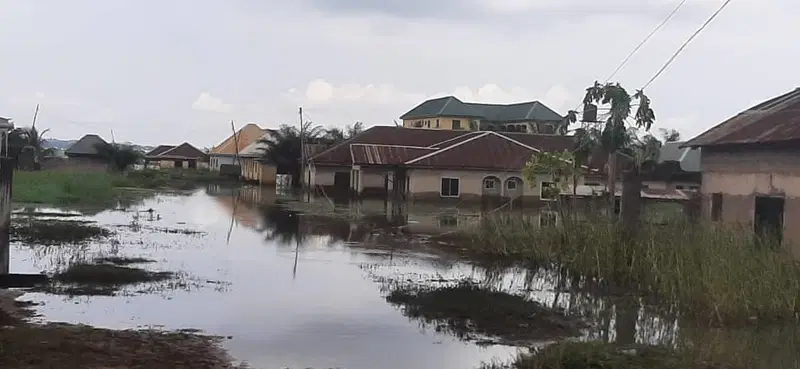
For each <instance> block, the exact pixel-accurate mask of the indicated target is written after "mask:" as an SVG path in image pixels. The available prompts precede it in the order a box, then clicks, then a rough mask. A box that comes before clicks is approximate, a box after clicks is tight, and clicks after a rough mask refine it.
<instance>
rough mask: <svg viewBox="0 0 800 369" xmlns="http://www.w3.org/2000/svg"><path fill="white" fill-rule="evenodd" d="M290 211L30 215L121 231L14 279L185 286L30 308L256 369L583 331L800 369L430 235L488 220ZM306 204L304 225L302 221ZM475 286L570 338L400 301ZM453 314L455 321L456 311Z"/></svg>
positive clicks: (19, 259)
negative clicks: (108, 277) (458, 323)
mask: <svg viewBox="0 0 800 369" xmlns="http://www.w3.org/2000/svg"><path fill="white" fill-rule="evenodd" d="M276 201H279V200H278V197H277V196H276V195H275V194H274V191H269V190H267V191H259V190H255V189H247V190H244V191H240V190H238V189H237V190H225V189H219V188H213V189H209V190H200V191H196V192H192V193H187V194H175V193H173V194H160V195H154V196H153V197H151V198H148V199H145V200H143V201H141V202H140V203H137V204H133V205H131V206H128V207H127V208H126V209H117V210H104V211H100V212H97V211H95V212H92V215H90V216H63V215H59V214H58V213H61V212H63V211H64V210H63V209H50V208H36V209H30V208H29V209H26V210H24V213H21V214H18V215H15V222H18V223H19V222H23V221H29V222H30V221H32V220H35V221H36V222H40V221H46V220H48V219H50V220H52V221H56V222H66V221H74V222H80V221H90V222H92V223H86V224H91V225H93V226H98V227H102V228H104V229H108V230H110V231H111V232H112V233H111V234H110V235H108V236H107V237H101V238H96V239H88V240H86V241H75V242H72V243H70V244H59V245H52V244H48V245H43V244H40V243H36V242H35V241H33V240H30V239H25V238H21V239H18V240H17V241H15V242H14V244H13V247H12V250H11V252H12V264H11V270H12V272H15V273H32V272H41V271H44V272H47V273H50V274H57V273H59V272H64V271H65V270H67V268H68V267H69V266H71V265H76V264H80V263H95V262H98V261H102V262H104V263H105V264H108V265H122V266H124V267H132V268H134V267H135V268H142V269H145V270H147V271H149V272H156V273H158V272H165V273H172V274H170V275H172V276H174V278H169V279H166V280H161V281H154V282H149V283H142V284H127V285H124V286H115V288H114V289H113V291H112V293H101V294H99V295H98V294H93V293H91V291H88V292H87V291H82V290H64V289H60V290H59V289H50V290H47V292H34V293H28V294H26V295H25V296H23V299H26V300H34V301H39V302H43V303H44V304H43V305H41V306H39V307H37V312H38V313H40V314H41V317H39V319H41V320H46V321H59V322H70V323H85V324H90V325H94V326H98V327H104V328H115V329H117V328H118V329H125V328H142V327H154V328H162V329H168V330H189V331H195V330H197V331H201V332H202V333H206V334H211V335H219V336H222V337H226V340H225V341H224V347H225V348H226V349H228V350H229V353H230V354H231V355H232V356H233V357H234V358H236V359H237V360H239V361H245V362H247V363H248V364H249V365H250V366H251V367H253V368H263V369H272V368H317V369H324V368H347V369H374V368H385V369H393V368H397V369H405V368H422V369H425V368H431V369H433V368H437V369H438V368H441V369H450V368H452V369H467V368H475V367H477V366H478V365H480V364H481V363H482V362H488V361H508V360H511V359H512V358H514V357H515V356H516V355H517V354H518V353H519V352H522V351H527V350H526V349H523V348H522V347H526V346H534V347H536V346H543V345H545V344H547V343H550V342H553V341H555V340H556V338H560V337H563V336H565V335H567V334H564V332H570V333H572V332H571V331H572V328H573V322H574V321H578V320H579V321H581V322H583V323H585V324H583V323H582V324H581V325H580V327H581V329H580V330H579V331H578V332H577V333H575V334H577V337H576V338H578V339H594V340H601V341H616V342H621V343H623V344H627V343H634V342H637V343H647V344H661V345H667V346H670V345H673V344H676V343H677V342H678V341H679V340H687V339H688V340H692V341H695V342H703V343H704V344H707V345H718V346H720V347H722V348H723V349H730V350H731V352H737V353H742V352H745V351H746V355H748V356H746V357H743V359H742V360H752V361H753V363H754V364H756V365H755V366H753V367H764V368H767V367H772V368H781V367H787V368H788V367H795V366H794V365H795V364H796V363H800V357H798V355H800V354H798V350H796V349H795V348H796V347H800V340H798V338H800V334H798V329H797V328H796V327H794V326H788V327H787V326H782V327H766V328H760V329H752V328H747V329H740V330H709V329H700V328H694V327H692V326H686V325H685V324H681V323H678V321H677V319H676V317H674V316H673V315H672V314H670V313H669V311H668V309H665V308H663V307H648V306H643V305H642V304H641V303H640V301H638V300H635V299H631V298H624V297H616V298H606V297H599V296H597V295H593V294H588V293H575V292H572V293H571V292H570V290H569V284H568V283H566V284H563V283H560V282H563V280H561V279H559V276H558V275H557V274H554V273H552V272H550V271H547V270H531V269H525V268H520V267H511V268H508V267H504V268H499V267H496V268H487V267H482V266H476V265H473V264H470V263H466V262H463V261H458V260H456V259H455V258H453V257H451V256H447V254H446V253H443V252H442V251H441V250H439V249H437V248H436V247H434V246H432V245H430V244H429V243H426V242H425V239H426V238H425V237H424V236H420V235H419V233H437V232H439V233H441V232H447V231H448V230H452V229H456V228H458V227H468V226H470V224H472V223H473V222H474V221H475V216H474V215H473V214H472V213H471V212H469V211H463V210H457V209H455V208H450V209H442V208H441V207H434V208H426V209H422V210H419V209H418V210H419V212H418V213H416V215H415V214H411V215H409V216H408V218H409V219H408V220H405V219H404V220H403V222H402V223H403V224H404V225H402V226H400V224H393V223H392V222H390V221H388V220H387V218H393V217H387V216H386V214H383V212H385V209H384V208H382V204H381V203H374V204H367V205H364V206H360V207H358V209H349V210H347V211H345V212H342V211H339V212H335V213H334V212H331V211H330V204H329V203H327V201H326V200H323V199H317V202H316V203H314V204H312V205H313V206H312V205H298V204H297V203H291V202H290V203H289V204H285V206H280V207H276V206H275V202H276ZM303 206H306V213H307V214H306V215H301V214H299V213H298V212H296V211H291V210H289V209H294V210H297V209H298V208H302V207H303ZM325 209H328V210H327V211H326V210H325ZM71 213H73V214H76V213H75V212H71ZM128 258H139V259H140V260H138V262H136V261H133V262H129V261H130V260H127V259H128ZM464 281H469V282H470V283H472V285H476V286H481V287H485V288H489V289H491V290H492V291H500V292H507V293H513V294H517V295H522V296H524V297H525V298H527V299H528V300H530V301H533V302H534V303H536V304H537V306H541V308H542V309H544V308H547V309H548V311H549V312H548V313H547V314H546V315H547V316H548V317H549V318H548V319H549V321H552V322H558V323H559V324H561V325H562V326H561V327H560V328H559V329H557V330H556V331H558V332H559V334H557V335H553V337H551V338H542V337H541V335H540V336H537V337H535V340H528V341H526V342H518V341H516V342H510V341H509V340H503V339H497V338H498V337H491V336H490V335H488V336H486V335H484V336H476V335H474V334H468V335H459V334H457V333H454V330H453V329H443V326H442V324H439V323H441V322H439V323H437V322H433V321H431V319H427V318H430V317H431V315H430V314H423V313H420V312H419V309H417V310H416V311H417V313H414V310H412V309H409V306H407V305H404V304H403V302H404V301H407V300H408V299H406V300H403V299H392V298H389V299H388V301H387V296H391V295H392V293H393V291H397V290H398V288H402V289H407V288H409V286H416V287H420V286H421V287H424V288H426V289H427V290H431V289H433V290H436V289H438V288H445V289H446V288H451V287H452V286H455V285H459V283H465V282H464ZM106 292H107V291H106ZM68 293H72V294H77V295H78V296H70V295H68ZM465 303H466V302H465ZM487 306H489V308H486V310H492V309H491V308H490V307H491V304H487ZM442 309H444V310H447V311H453V307H452V306H443V307H442ZM442 309H440V310H439V311H436V312H434V313H437V314H438V313H440V312H441V311H442ZM458 312H459V314H462V315H463V314H468V313H471V312H469V311H464V310H463V309H459V310H458ZM553 312H554V313H553ZM553 314H557V315H553ZM565 317H570V318H571V319H573V320H572V321H570V322H567V321H566V320H565ZM561 322H563V323H561ZM445 323H446V324H447V322H445ZM523 323H524V324H531V323H529V322H523ZM446 324H445V325H446ZM521 324H522V323H521ZM534 324H535V322H534ZM565 326H567V327H569V328H570V329H565V328H564V327H565ZM575 326H576V327H577V326H578V324H577V323H575ZM444 328H447V327H444ZM462 328H463V327H462ZM457 331H458V330H455V332H457ZM489 331H490V332H489V333H491V330H489ZM484 333H486V332H484ZM539 333H541V332H539ZM545 336H546V335H545ZM527 338H532V337H527ZM512 341H513V340H512ZM500 342H502V343H504V344H500ZM777 342H780V343H779V344H778V343H777ZM795 344H798V345H797V346H795ZM742 347H746V348H747V349H743V348H742Z"/></svg>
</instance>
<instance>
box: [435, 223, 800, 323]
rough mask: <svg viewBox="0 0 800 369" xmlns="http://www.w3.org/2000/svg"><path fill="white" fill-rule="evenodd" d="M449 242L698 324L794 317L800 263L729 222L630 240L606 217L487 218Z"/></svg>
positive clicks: (648, 229)
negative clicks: (651, 299)
mask: <svg viewBox="0 0 800 369" xmlns="http://www.w3.org/2000/svg"><path fill="white" fill-rule="evenodd" d="M449 242H450V243H453V244H454V245H457V246H459V247H460V249H461V250H462V251H464V252H467V253H469V254H470V255H471V256H473V257H477V258H483V259H492V260H515V261H522V262H528V263H535V264H538V265H551V266H552V267H554V268H564V269H566V270H567V271H569V272H571V273H572V274H576V275H580V276H583V277H585V278H586V279H589V280H593V281H595V282H597V281H601V282H602V284H605V285H610V286H615V287H623V288H626V289H628V290H630V291H634V292H637V293H638V294H642V295H650V296H655V297H657V298H659V299H661V300H662V301H666V302H668V303H670V304H673V305H675V306H677V307H678V308H679V309H680V310H681V311H682V312H683V313H684V316H686V317H690V318H694V319H697V320H699V321H702V322H709V323H723V324H740V323H743V322H748V321H752V320H753V319H757V320H792V319H796V317H797V314H798V313H800V264H798V263H797V262H796V261H795V260H794V258H793V257H792V255H791V254H790V253H789V251H788V250H786V249H785V248H784V247H781V246H770V245H766V244H763V243H759V242H757V241H756V240H755V238H754V237H753V236H752V230H750V229H747V228H741V227H737V226H732V225H720V224H688V223H685V222H669V223H666V224H663V225H659V226H651V225H643V226H642V227H641V229H640V231H639V234H638V236H637V237H636V238H635V239H633V240H632V241H630V240H626V239H623V237H622V234H621V232H619V230H618V229H617V228H616V227H615V226H613V225H611V224H610V223H609V222H608V221H607V220H606V221H604V220H596V221H572V222H566V223H562V224H560V225H559V226H557V227H540V226H539V224H538V222H535V224H534V222H531V221H529V220H526V219H521V218H517V217H512V218H492V219H489V220H487V221H486V222H485V223H484V224H483V226H482V227H481V228H480V229H479V230H476V231H475V232H471V233H470V234H463V235H460V236H458V237H454V236H453V235H450V236H449Z"/></svg>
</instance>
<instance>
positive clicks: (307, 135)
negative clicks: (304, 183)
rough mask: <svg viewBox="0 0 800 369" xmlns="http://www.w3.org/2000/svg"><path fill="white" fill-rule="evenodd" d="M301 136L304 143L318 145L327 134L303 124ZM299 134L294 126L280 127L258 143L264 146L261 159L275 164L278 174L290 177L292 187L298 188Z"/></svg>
mask: <svg viewBox="0 0 800 369" xmlns="http://www.w3.org/2000/svg"><path fill="white" fill-rule="evenodd" d="M302 132H303V133H302V136H303V137H304V139H305V143H320V142H321V141H324V135H325V134H328V133H329V132H327V131H325V130H323V129H322V127H320V126H317V125H314V124H313V123H312V122H306V123H304V124H303V129H302ZM300 138H301V132H300V130H298V129H297V128H296V127H294V126H289V125H286V124H284V125H281V126H280V128H279V129H278V130H274V131H269V134H268V137H267V138H264V139H261V140H260V141H259V142H261V143H263V144H264V145H265V147H264V149H263V153H262V158H263V159H265V160H267V161H269V162H271V163H273V164H275V166H276V167H277V172H278V174H289V175H291V176H292V186H294V187H295V188H297V187H300V185H301V182H300V172H301V168H302V165H303V163H301V162H302V141H301V139H300Z"/></svg>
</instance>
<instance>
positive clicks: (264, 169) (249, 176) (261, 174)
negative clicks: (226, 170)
mask: <svg viewBox="0 0 800 369" xmlns="http://www.w3.org/2000/svg"><path fill="white" fill-rule="evenodd" d="M276 174H277V168H276V167H275V166H274V165H270V164H265V163H263V162H260V161H256V160H255V158H242V177H244V179H245V180H246V181H253V182H258V183H260V184H262V185H274V184H275V176H276Z"/></svg>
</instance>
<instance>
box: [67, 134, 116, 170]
mask: <svg viewBox="0 0 800 369" xmlns="http://www.w3.org/2000/svg"><path fill="white" fill-rule="evenodd" d="M100 145H108V142H106V140H104V139H102V138H101V137H100V136H98V135H95V134H88V135H85V136H83V137H81V139H80V140H78V141H76V142H75V143H74V144H72V145H71V146H70V147H69V148H67V149H66V150H65V151H64V154H65V155H66V156H67V161H68V163H69V164H68V166H69V167H72V168H81V169H86V170H108V160H107V158H106V157H105V156H103V155H102V154H101V153H100V152H99V151H98V150H97V147H98V146H100Z"/></svg>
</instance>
